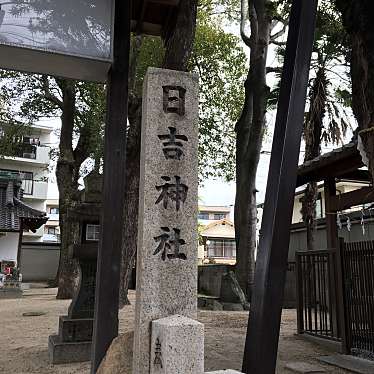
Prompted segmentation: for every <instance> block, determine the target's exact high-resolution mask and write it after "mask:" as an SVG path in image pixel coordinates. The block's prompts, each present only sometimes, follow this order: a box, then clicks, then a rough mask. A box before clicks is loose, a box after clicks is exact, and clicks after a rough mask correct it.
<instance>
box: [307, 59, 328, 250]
mask: <svg viewBox="0 0 374 374" xmlns="http://www.w3.org/2000/svg"><path fill="white" fill-rule="evenodd" d="M327 86H328V80H327V77H326V71H325V66H324V65H323V63H322V65H321V66H320V68H319V70H318V71H317V74H316V78H315V79H314V82H313V85H312V88H311V91H310V95H309V96H310V107H309V112H308V114H307V116H306V120H305V124H304V140H305V157H304V162H306V161H309V160H312V159H314V158H316V157H318V156H319V155H320V154H321V134H322V127H323V118H324V116H325V111H326V109H325V108H326V100H327V97H326V92H327ZM317 198H318V186H317V183H316V182H310V183H308V185H307V187H306V189H305V192H304V196H303V198H302V199H301V203H302V208H301V214H302V217H303V221H304V223H305V226H306V234H307V248H308V250H311V251H312V250H315V249H317V248H316V246H315V231H316V228H317V226H316V225H317V223H316V203H317Z"/></svg>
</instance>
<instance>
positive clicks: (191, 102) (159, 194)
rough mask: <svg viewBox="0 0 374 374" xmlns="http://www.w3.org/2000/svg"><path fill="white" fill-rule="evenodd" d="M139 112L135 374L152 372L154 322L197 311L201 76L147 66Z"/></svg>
mask: <svg viewBox="0 0 374 374" xmlns="http://www.w3.org/2000/svg"><path fill="white" fill-rule="evenodd" d="M142 110H143V113H142V140H141V144H142V145H141V159H140V187H139V224H138V227H139V231H138V250H137V279H136V285H137V287H136V311H135V336H134V360H133V361H134V366H133V374H146V373H149V370H150V368H149V366H150V343H151V322H152V321H154V320H157V319H160V318H163V317H167V316H171V315H175V314H180V315H184V316H186V317H189V318H192V319H196V315H197V246H198V243H197V239H198V235H197V225H196V222H197V206H198V200H197V187H198V172H197V171H198V161H197V147H198V78H197V76H196V75H192V74H189V73H185V72H177V71H172V70H162V69H156V68H150V69H149V70H148V72H147V75H146V78H145V80H144V92H143V109H142ZM177 143H178V144H177Z"/></svg>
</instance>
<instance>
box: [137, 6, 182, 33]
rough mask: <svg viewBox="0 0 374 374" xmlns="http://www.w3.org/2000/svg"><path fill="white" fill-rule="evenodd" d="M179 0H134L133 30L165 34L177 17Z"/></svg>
mask: <svg viewBox="0 0 374 374" xmlns="http://www.w3.org/2000/svg"><path fill="white" fill-rule="evenodd" d="M178 4H179V0H133V2H132V17H131V31H133V32H139V33H142V34H150V35H155V36H160V35H163V34H164V32H165V30H166V29H167V28H168V27H169V25H170V23H171V22H172V21H173V20H174V19H175V12H176V10H177V7H178Z"/></svg>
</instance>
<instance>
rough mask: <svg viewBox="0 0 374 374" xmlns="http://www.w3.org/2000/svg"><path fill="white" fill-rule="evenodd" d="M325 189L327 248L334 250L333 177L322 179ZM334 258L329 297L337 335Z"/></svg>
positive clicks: (333, 326)
mask: <svg viewBox="0 0 374 374" xmlns="http://www.w3.org/2000/svg"><path fill="white" fill-rule="evenodd" d="M324 191H325V212H326V235H327V238H326V239H327V249H331V250H335V251H336V249H337V248H338V245H339V239H338V226H337V223H336V210H335V209H334V208H333V204H332V200H333V197H334V196H336V182H335V178H334V177H331V178H327V179H326V180H325V181H324ZM335 273H336V258H335V256H334V255H330V257H329V297H330V309H331V310H330V312H331V323H332V330H333V333H335V334H336V335H337V336H339V335H340V329H339V315H338V314H339V311H338V308H337V289H336V274H335Z"/></svg>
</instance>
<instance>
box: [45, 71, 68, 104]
mask: <svg viewBox="0 0 374 374" xmlns="http://www.w3.org/2000/svg"><path fill="white" fill-rule="evenodd" d="M42 85H43V91H44V96H45V98H46V99H47V100H49V101H51V102H52V103H53V104H55V105H57V106H58V107H59V108H60V109H61V110H63V108H64V106H63V102H62V101H61V100H60V99H59V98H58V97H57V96H56V95H54V94H53V93H52V91H51V87H50V86H49V81H48V77H47V76H46V75H43V76H42Z"/></svg>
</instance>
